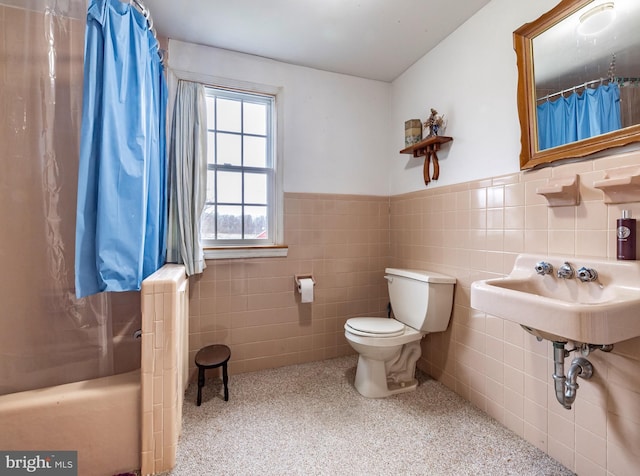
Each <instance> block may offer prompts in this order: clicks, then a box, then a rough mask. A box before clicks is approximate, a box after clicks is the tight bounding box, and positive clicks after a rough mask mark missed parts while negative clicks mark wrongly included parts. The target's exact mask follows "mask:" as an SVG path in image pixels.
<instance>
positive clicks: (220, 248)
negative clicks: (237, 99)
mask: <svg viewBox="0 0 640 476" xmlns="http://www.w3.org/2000/svg"><path fill="white" fill-rule="evenodd" d="M173 73H174V74H175V76H173V77H172V78H171V80H173V79H184V80H187V81H195V82H199V83H201V84H203V85H204V86H206V87H212V88H219V89H230V90H236V91H240V92H247V93H255V94H259V95H268V96H273V97H274V98H275V104H274V108H273V117H272V128H273V130H272V133H273V148H274V151H273V161H274V162H273V171H274V175H275V180H274V185H275V189H274V192H273V194H272V200H273V203H272V204H271V210H272V213H273V218H274V219H273V227H274V230H273V235H272V236H273V242H269V243H265V244H256V245H248V244H242V243H240V244H238V243H234V244H226V245H224V244H219V245H218V244H217V245H216V246H207V245H204V246H203V248H204V257H205V259H231V258H270V257H285V256H287V253H288V247H287V245H286V244H285V243H284V193H283V185H282V184H283V167H282V163H283V153H282V151H283V142H284V140H283V139H284V138H283V130H284V127H283V114H282V112H283V90H282V88H278V87H274V86H269V85H264V84H258V83H251V82H246V81H239V80H234V79H228V78H221V77H213V76H209V75H205V74H199V73H193V72H189V71H181V70H173ZM176 84H177V81H176ZM175 87H176V86H175V85H174V88H175ZM170 107H171V105H170Z"/></svg>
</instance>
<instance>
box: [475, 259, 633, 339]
mask: <svg viewBox="0 0 640 476" xmlns="http://www.w3.org/2000/svg"><path fill="white" fill-rule="evenodd" d="M545 265H549V266H545ZM561 269H562V271H564V274H567V273H569V272H572V274H571V275H570V276H568V277H565V278H561V277H558V270H561ZM594 270H595V273H594V272H593V271H594ZM562 271H561V273H562ZM542 273H548V274H542ZM594 274H597V277H596V276H594ZM581 278H582V279H581ZM471 307H472V308H474V309H477V310H479V311H483V312H486V313H487V314H491V315H493V316H497V317H501V318H503V319H506V320H509V321H512V322H516V323H518V324H520V325H522V326H523V327H525V328H526V330H528V331H529V332H531V333H532V334H534V335H536V336H538V337H542V338H544V339H549V340H552V341H559V342H566V341H574V342H579V343H587V344H599V345H605V344H614V343H616V342H620V341H623V340H627V339H631V338H633V337H637V336H640V262H637V261H616V260H608V259H599V258H580V257H563V256H544V255H533V254H521V255H519V256H518V258H517V259H516V262H515V264H514V267H513V270H512V271H511V273H510V274H509V275H508V276H506V277H504V278H496V279H487V280H483V281H475V282H474V283H473V284H472V285H471Z"/></svg>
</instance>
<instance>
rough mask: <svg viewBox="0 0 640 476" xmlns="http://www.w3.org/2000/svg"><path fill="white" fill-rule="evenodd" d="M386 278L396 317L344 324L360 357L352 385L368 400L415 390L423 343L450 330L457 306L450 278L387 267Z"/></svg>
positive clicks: (350, 342)
mask: <svg viewBox="0 0 640 476" xmlns="http://www.w3.org/2000/svg"><path fill="white" fill-rule="evenodd" d="M385 278H386V279H387V281H388V283H389V298H390V300H391V306H392V308H393V309H394V314H395V316H396V318H395V319H390V318H381V317H354V318H351V319H348V320H347V322H346V323H345V325H344V330H345V337H346V339H347V341H348V342H349V345H351V347H352V348H353V349H354V350H355V351H356V352H358V354H359V356H358V367H357V369H356V377H355V382H354V386H355V388H356V389H357V390H358V392H360V394H361V395H363V396H365V397H369V398H381V397H387V396H390V395H394V394H397V393H403V392H409V391H412V390H415V388H416V387H417V385H418V381H417V380H416V379H415V368H416V362H417V361H418V359H419V358H420V355H421V353H422V350H421V347H420V341H421V339H422V338H423V337H424V336H425V335H426V334H427V333H428V332H439V331H443V330H445V329H446V328H447V326H448V323H449V317H450V315H451V308H452V304H453V284H454V283H455V279H454V278H452V277H450V276H445V275H442V274H439V273H430V272H427V271H416V270H400V269H394V268H388V269H387V270H386V275H385Z"/></svg>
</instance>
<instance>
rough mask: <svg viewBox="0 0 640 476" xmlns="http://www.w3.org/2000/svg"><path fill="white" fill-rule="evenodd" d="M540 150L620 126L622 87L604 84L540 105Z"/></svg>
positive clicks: (538, 110) (538, 108)
mask: <svg viewBox="0 0 640 476" xmlns="http://www.w3.org/2000/svg"><path fill="white" fill-rule="evenodd" d="M537 112H538V150H544V149H549V148H551V147H557V146H559V145H563V144H567V143H569V142H575V141H578V140H582V139H587V138H589V137H593V136H597V135H600V134H605V133H607V132H611V131H615V130H617V129H620V127H621V119H620V88H619V87H618V85H617V84H615V83H611V84H605V85H602V86H598V87H597V88H594V89H588V88H587V89H585V90H584V92H582V93H580V94H578V93H572V94H571V95H569V96H567V97H562V96H560V98H559V99H558V100H556V101H545V102H543V103H542V104H539V105H538V107H537Z"/></svg>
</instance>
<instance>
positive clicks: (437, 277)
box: [384, 268, 456, 284]
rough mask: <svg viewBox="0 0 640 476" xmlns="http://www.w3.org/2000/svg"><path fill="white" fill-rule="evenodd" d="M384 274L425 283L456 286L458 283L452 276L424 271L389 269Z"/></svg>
mask: <svg viewBox="0 0 640 476" xmlns="http://www.w3.org/2000/svg"><path fill="white" fill-rule="evenodd" d="M384 272H385V273H386V274H388V275H392V276H403V277H405V278H410V279H415V280H418V281H423V282H425V283H442V284H455V282H456V278H454V277H452V276H447V275H446V274H442V273H436V272H434V271H426V270H423V269H400V268H387V269H385V270H384Z"/></svg>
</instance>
